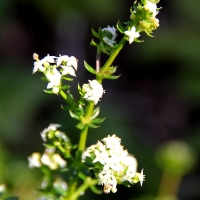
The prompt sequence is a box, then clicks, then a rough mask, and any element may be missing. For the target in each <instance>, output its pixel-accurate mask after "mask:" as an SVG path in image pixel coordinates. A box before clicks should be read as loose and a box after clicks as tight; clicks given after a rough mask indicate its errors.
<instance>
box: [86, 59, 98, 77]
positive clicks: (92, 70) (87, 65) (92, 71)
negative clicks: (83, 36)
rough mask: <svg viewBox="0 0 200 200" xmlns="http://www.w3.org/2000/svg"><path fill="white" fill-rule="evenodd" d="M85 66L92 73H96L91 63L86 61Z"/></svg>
mask: <svg viewBox="0 0 200 200" xmlns="http://www.w3.org/2000/svg"><path fill="white" fill-rule="evenodd" d="M84 66H85V68H86V69H87V70H88V71H89V72H90V73H92V74H96V71H95V69H94V68H93V67H91V66H90V65H89V64H87V62H86V61H84Z"/></svg>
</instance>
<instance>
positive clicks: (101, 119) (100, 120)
mask: <svg viewBox="0 0 200 200" xmlns="http://www.w3.org/2000/svg"><path fill="white" fill-rule="evenodd" d="M104 120H105V118H95V119H93V120H91V122H92V123H94V124H101V123H102V122H103V121H104Z"/></svg>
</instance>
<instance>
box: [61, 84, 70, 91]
mask: <svg viewBox="0 0 200 200" xmlns="http://www.w3.org/2000/svg"><path fill="white" fill-rule="evenodd" d="M69 88H70V86H69V85H63V86H62V87H61V90H68V89H69Z"/></svg>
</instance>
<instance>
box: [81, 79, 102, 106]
mask: <svg viewBox="0 0 200 200" xmlns="http://www.w3.org/2000/svg"><path fill="white" fill-rule="evenodd" d="M83 90H84V91H85V92H86V93H85V95H84V96H83V98H85V99H87V100H89V101H94V104H97V103H98V101H99V99H100V98H101V97H102V95H103V93H104V92H105V91H104V90H103V87H102V85H101V84H100V83H99V82H98V81H97V80H92V81H91V80H89V84H84V85H83Z"/></svg>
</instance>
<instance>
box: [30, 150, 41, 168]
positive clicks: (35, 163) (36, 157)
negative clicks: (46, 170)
mask: <svg viewBox="0 0 200 200" xmlns="http://www.w3.org/2000/svg"><path fill="white" fill-rule="evenodd" d="M40 158H41V155H40V153H37V152H35V153H32V155H31V156H29V157H28V162H29V167H30V168H34V167H40V166H41V162H40Z"/></svg>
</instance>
